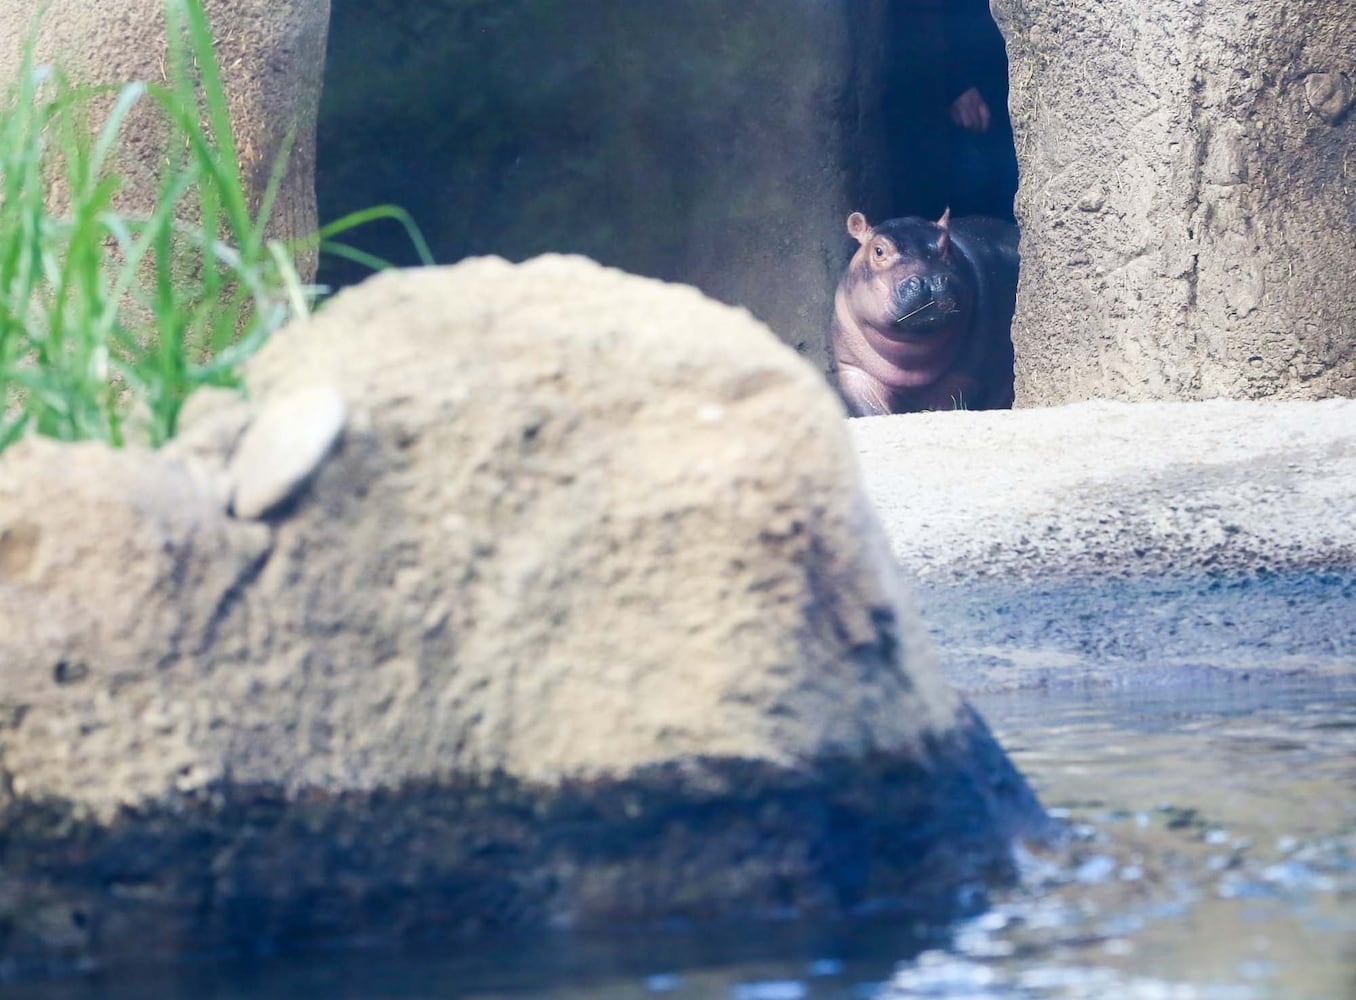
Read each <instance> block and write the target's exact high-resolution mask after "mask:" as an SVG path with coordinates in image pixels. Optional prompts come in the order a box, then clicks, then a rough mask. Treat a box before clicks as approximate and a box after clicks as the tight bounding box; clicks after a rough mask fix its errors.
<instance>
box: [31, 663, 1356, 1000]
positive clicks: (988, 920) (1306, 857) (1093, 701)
mask: <svg viewBox="0 0 1356 1000" xmlns="http://www.w3.org/2000/svg"><path fill="white" fill-rule="evenodd" d="M974 701H975V703H976V705H977V707H978V708H979V709H980V711H981V712H982V713H983V714H984V715H985V716H986V718H987V719H988V720H989V722H990V724H991V725H992V726H993V728H994V730H995V732H996V733H997V734H998V736H999V739H1000V740H1001V741H1002V742H1003V744H1004V745H1005V746H1006V747H1007V748H1008V750H1009V752H1010V753H1011V754H1012V756H1013V758H1014V760H1015V761H1016V763H1017V765H1018V766H1019V767H1020V768H1022V770H1023V771H1025V772H1026V774H1027V775H1028V777H1029V778H1030V779H1031V781H1032V783H1033V785H1034V786H1035V787H1036V788H1037V790H1038V791H1039V792H1040V794H1041V797H1042V799H1043V801H1044V802H1045V804H1046V805H1047V807H1049V808H1050V809H1051V810H1053V811H1054V812H1055V813H1056V814H1057V815H1060V816H1062V817H1064V818H1066V820H1067V822H1068V837H1067V840H1066V842H1065V843H1063V844H1061V845H1059V846H1057V847H1054V848H1047V849H1042V850H1039V851H1037V850H1022V851H1021V852H1020V860H1021V865H1022V869H1023V871H1024V878H1023V883H1022V885H1021V886H1019V887H1018V888H1016V889H1014V890H1011V891H1009V892H1006V893H1004V894H1002V895H1001V896H999V897H997V898H995V899H994V900H993V906H992V907H991V908H990V909H989V910H988V911H987V912H986V913H984V914H983V915H982V916H980V917H978V918H975V919H973V920H970V921H967V922H966V923H964V924H961V925H959V926H955V927H950V928H944V929H936V928H923V927H912V926H901V925H898V924H892V923H890V922H889V921H888V920H868V919H862V920H851V921H841V922H837V923H833V924H820V925H804V924H800V923H796V922H794V921H789V920H788V921H787V922H785V923H780V924H758V925H747V924H742V925H738V926H726V927H705V928H693V927H681V926H678V927H671V928H665V929H662V930H653V931H647V932H639V931H635V932H630V933H627V934H618V935H611V936H608V937H583V936H579V935H572V934H568V933H563V932H561V933H550V934H540V935H534V936H532V937H530V938H522V939H516V940H502V941H498V942H493V943H488V944H481V945H478V946H475V947H471V948H459V949H452V948H447V949H443V950H441V951H440V952H438V953H431V954H430V953H421V954H412V953H405V954H401V955H391V954H362V953H357V954H354V953H346V954H343V955H324V956H310V957H306V958H293V959H276V960H265V961H254V962H250V963H234V964H230V965H218V964H212V965H195V966H188V967H180V968H177V969H174V970H167V971H161V972H157V973H155V974H153V975H148V974H138V975H135V976H133V975H130V974H123V975H102V976H91V977H87V978H82V979H67V980H62V981H57V982H47V983H42V984H30V985H25V986H17V985H11V986H9V987H7V988H6V992H5V996H6V998H7V1000H131V998H133V997H137V998H140V997H156V998H165V1000H180V998H182V1000H189V998H193V1000H237V998H240V1000H243V998H246V997H249V998H252V1000H284V998H287V1000H434V998H475V1000H510V998H514V1000H583V998H604V1000H628V998H674V1000H699V998H700V1000H708V998H709V1000H717V998H719V1000H802V998H804V1000H830V998H833V1000H904V998H914V997H954V998H971V1000H1018V998H1020V1000H1028V998H1087V1000H1272V998H1274V1000H1351V998H1353V997H1356V677H1336V678H1334V677H1326V678H1323V679H1318V680H1313V679H1311V680H1307V681H1295V680H1286V681H1283V682H1282V681H1277V682H1269V683H1262V682H1257V681H1250V682H1235V683H1221V684H1210V685H1205V686H1194V687H1187V688H1165V687H1153V688H1141V689H1138V690H1136V689H1134V688H1124V687H1120V688H1111V689H1105V688H1104V689H1087V690H1083V691H1068V690H1063V691H1040V690H1020V691H1010V692H1004V693H995V694H989V695H982V696H977V697H976V698H975V699H974Z"/></svg>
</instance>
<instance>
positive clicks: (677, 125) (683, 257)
mask: <svg viewBox="0 0 1356 1000" xmlns="http://www.w3.org/2000/svg"><path fill="white" fill-rule="evenodd" d="M840 2H841V3H842V4H843V9H844V17H845V18H847V20H848V21H849V22H850V23H851V24H854V25H857V26H858V28H859V30H860V32H861V34H860V35H859V36H858V38H857V42H858V44H859V45H860V46H861V48H860V50H859V56H858V58H864V59H865V61H866V63H867V64H868V65H870V67H871V72H870V73H867V74H865V75H864V76H863V77H862V78H861V79H862V81H863V82H862V83H861V84H860V85H859V87H858V88H857V91H856V92H855V93H851V94H849V95H846V96H847V97H848V100H847V101H846V102H845V106H850V107H852V108H854V109H856V111H857V112H860V113H861V117H860V118H859V119H858V118H856V112H854V114H853V116H852V118H853V119H854V120H858V121H861V122H863V123H866V130H865V132H863V133H860V134H858V133H854V132H853V131H852V127H851V124H850V122H849V121H847V120H845V121H843V122H837V123H835V124H836V125H838V126H839V127H840V131H841V134H842V141H843V143H844V149H843V156H844V161H845V168H846V169H845V177H846V178H851V179H848V180H847V185H848V187H849V188H852V189H855V190H850V191H848V192H847V193H848V194H850V195H851V199H850V200H851V201H852V202H853V204H852V205H851V206H850V207H851V208H854V209H860V210H862V211H864V212H866V213H867V215H868V217H869V218H871V219H873V220H879V219H883V218H888V217H891V216H900V215H923V216H926V217H929V218H933V219H935V218H937V217H938V216H939V215H940V214H941V213H942V210H943V209H944V208H946V207H947V206H948V205H949V206H950V207H951V209H952V212H953V214H954V215H957V216H960V215H976V214H987V215H994V216H998V217H1000V218H1009V219H1011V218H1012V197H1013V193H1014V191H1015V187H1016V158H1015V156H1014V153H1013V146H1012V137H1011V130H1010V127H1009V125H1008V118H1007V65H1006V57H1005V53H1004V50H1003V43H1002V38H1001V36H1000V35H999V34H998V31H997V29H996V27H995V26H994V24H993V21H992V19H991V17H990V15H989V12H988V5H987V2H986V0H886V2H885V3H884V4H881V5H880V6H877V5H876V4H874V3H870V2H867V0H840ZM750 10H751V11H754V12H755V14H756V16H764V17H772V16H773V15H775V14H777V13H778V5H776V4H766V5H763V6H754V7H751V8H750ZM664 17H665V18H667V19H669V20H671V21H672V22H673V23H674V24H676V25H679V26H681V27H682V32H680V34H681V35H682V37H684V38H687V39H688V40H689V41H688V44H689V46H693V45H694V40H700V41H703V42H704V43H705V44H701V45H697V46H695V47H691V48H689V49H684V50H681V53H682V58H679V57H678V56H677V55H675V56H673V57H672V58H671V59H670V60H669V61H665V55H666V49H665V48H664V44H663V39H662V37H661V38H658V39H656V38H655V37H654V35H655V32H654V30H653V24H652V23H651V22H653V20H654V18H655V8H653V7H650V6H649V5H647V4H640V3H632V2H629V0H611V2H609V3H599V4H597V5H593V4H589V5H569V4H566V5H557V4H552V3H548V2H546V0H513V2H509V0H502V2H499V3H494V4H480V3H469V2H452V0H444V2H440V3H436V4H420V3H418V2H417V0H332V4H331V22H330V36H329V52H328V55H327V59H326V72H325V82H324V90H323V93H322V99H321V108H320V120H319V129H318V136H317V144H318V150H317V161H318V165H319V168H318V172H317V178H316V188H317V197H318V201H319V211H320V218H321V219H322V220H324V221H327V222H328V221H332V220H334V219H336V218H338V217H340V216H342V215H344V214H345V213H347V212H351V211H355V210H359V209H364V208H367V207H369V206H371V205H375V204H380V203H385V202H390V203H395V204H398V205H400V206H402V207H403V208H405V209H406V210H407V211H408V212H409V213H410V215H411V216H413V217H414V219H415V220H416V221H417V222H418V223H419V225H420V226H421V227H422V228H423V230H424V233H425V235H426V236H427V237H428V239H429V242H430V245H431V247H432V250H433V254H434V257H435V258H436V259H437V260H439V261H441V262H448V263H450V262H453V261H456V260H459V259H461V258H462V257H465V256H467V255H470V254H476V253H486V252H495V253H500V254H503V255H504V256H507V257H509V258H510V259H523V258H526V257H529V256H534V255H535V254H538V253H542V252H546V251H549V250H560V251H567V252H577V253H584V254H587V255H589V256H591V257H594V258H595V259H597V260H600V261H603V262H604V263H610V264H614V265H616V266H621V267H625V268H626V269H627V270H631V271H633V272H636V273H642V274H650V275H653V276H655V277H661V278H667V279H671V280H685V281H693V280H694V270H693V263H692V260H691V257H690V255H691V253H692V252H693V251H692V247H691V246H690V245H689V244H690V243H691V242H692V241H691V240H690V239H689V238H688V236H689V234H687V233H686V232H685V230H684V227H687V228H688V229H690V228H691V227H692V226H693V225H697V224H698V223H694V222H693V221H692V220H694V219H697V218H706V217H709V216H710V215H711V213H712V211H715V212H716V213H719V211H720V206H721V205H722V202H721V199H722V198H730V197H732V195H731V194H730V192H731V191H735V190H738V188H737V186H731V185H728V184H727V183H726V179H725V178H724V177H723V175H722V172H721V171H722V167H721V164H722V163H724V162H725V161H726V160H727V159H729V158H730V154H731V150H732V149H734V148H736V147H737V146H739V144H740V143H741V142H742V141H744V139H745V137H748V141H749V142H751V143H753V144H755V148H756V144H757V143H759V142H761V141H766V139H765V137H761V136H759V135H758V134H757V131H756V130H757V128H758V122H757V121H756V116H755V118H753V119H750V120H749V121H748V122H746V123H745V124H746V126H747V127H746V128H745V129H744V131H742V132H741V131H738V130H736V129H734V128H732V126H731V124H730V123H731V122H734V121H736V120H737V119H736V116H734V115H733V114H731V113H730V112H729V111H728V110H725V109H728V108H729V107H731V106H733V105H734V104H735V103H736V102H738V101H739V100H744V99H748V100H754V99H755V98H756V97H758V92H752V91H749V90H743V91H741V90H740V89H739V87H740V86H745V87H748V86H751V84H750V83H749V81H751V80H757V81H760V82H761V83H762V84H763V85H764V86H766V79H765V77H766V76H767V75H771V76H773V77H775V71H774V72H773V73H772V74H764V75H763V76H760V75H759V73H760V72H761V71H759V72H754V71H753V70H754V68H753V67H749V66H744V67H741V68H737V69H731V66H730V64H728V63H727V62H726V61H725V60H726V59H727V56H726V55H725V52H726V50H727V48H728V50H729V52H730V53H731V54H730V56H729V57H728V58H734V59H737V58H739V57H740V55H741V52H744V54H745V58H748V56H747V52H749V51H757V49H756V46H753V47H750V46H749V45H748V39H747V37H746V36H747V32H748V29H749V24H750V23H753V22H752V21H751V16H745V17H743V18H742V19H741V18H736V17H734V15H733V14H731V13H730V9H729V8H726V7H725V6H724V5H723V0H685V2H683V3H679V4H675V5H673V6H672V7H666V8H664ZM543 19H545V20H543ZM746 22H748V23H746ZM525 25H535V26H536V27H535V30H532V31H527V30H524V26H525ZM741 25H742V26H743V28H744V30H745V37H743V41H742V42H741V41H740V39H741V36H740V35H739V29H740V26H741ZM882 38H883V39H884V44H881V41H882ZM741 44H743V45H744V46H745V49H744V50H741V48H740V45H741ZM868 51H869V56H868V55H866V53H867V52H868ZM795 71H796V67H795V66H794V65H789V64H788V65H786V66H783V67H782V68H781V72H783V73H792V72H795ZM868 80H869V83H867V82H865V81H868ZM971 85H974V86H976V87H977V88H978V89H979V90H980V91H981V92H982V93H983V94H984V96H985V99H986V102H987V104H988V107H989V109H990V112H991V114H992V123H991V125H990V128H989V129H988V130H987V131H986V132H983V133H975V132H967V131H965V130H964V129H962V128H960V127H959V126H957V125H955V124H953V123H952V122H951V121H950V120H949V118H948V115H947V109H948V105H949V103H950V101H951V100H952V98H953V97H954V96H956V94H957V93H959V92H960V91H962V90H963V89H965V88H966V87H969V86H971ZM953 91H954V93H953ZM674 94H678V95H685V99H687V100H688V101H689V103H687V104H683V103H682V102H681V101H679V100H675V99H674V98H673V96H672V95H674ZM761 99H762V100H764V101H766V100H767V91H766V90H763V91H761ZM653 100H657V101H658V102H659V106H658V107H657V108H656V106H655V105H653V104H652V103H650V102H651V101H653ZM704 101H709V108H708V107H707V106H706V105H705V104H704V103H703V102H704ZM835 113H842V112H841V109H835V108H832V107H829V106H827V105H826V106H825V107H824V109H823V114H824V115H825V116H826V117H828V116H832V115H833V114H835ZM762 114H763V115H764V116H766V117H767V119H768V121H769V122H771V123H773V125H774V127H773V128H772V129H771V131H772V132H773V133H776V128H775V123H776V121H777V115H778V111H777V109H776V107H775V105H773V104H768V105H767V106H766V109H765V110H764V111H763V112H762ZM615 149H625V151H626V157H625V159H624V160H617V159H616V158H609V157H612V151H613V150H615ZM737 162H741V163H743V162H748V163H754V164H756V163H757V158H756V156H754V157H751V158H746V159H744V160H738V161H737ZM810 166H812V165H810V164H807V169H808V168H809V167H810ZM713 205H714V206H715V208H714V209H713V207H712V206H713ZM703 209H704V210H706V215H705V216H703V214H702V210H703ZM703 224H705V223H703ZM609 227H610V228H609ZM832 228H833V229H837V226H836V225H834V226H833V227H832ZM638 233H639V234H643V238H640V239H637V238H636V234H638ZM840 235H841V230H840V231H838V232H834V233H832V234H829V235H827V236H826V238H828V239H833V238H837V237H838V236H840ZM350 238H351V239H352V240H353V242H354V243H356V244H357V245H358V246H360V247H361V248H362V249H364V250H366V251H368V252H370V253H373V254H376V255H377V256H380V257H383V258H386V259H388V260H390V261H392V262H393V263H395V264H399V265H410V264H414V263H416V262H417V261H416V258H415V255H414V253H413V251H412V248H411V247H410V243H409V240H408V239H407V237H406V236H405V234H404V232H403V231H402V230H401V229H400V228H399V227H398V226H397V225H395V224H394V223H389V222H379V223H375V224H373V225H370V226H366V227H364V228H363V229H362V230H361V231H358V232H355V233H353V234H352V235H351V237H350ZM843 249H844V250H846V249H847V243H846V242H845V243H844V244H843ZM368 273H369V272H368V271H367V269H366V268H364V267H361V266H359V265H356V264H352V263H350V262H347V261H344V260H342V259H337V258H335V257H332V256H328V255H327V256H325V257H322V260H321V270H320V275H319V280H320V282H321V283H322V284H325V285H329V286H332V287H340V286H343V285H347V284H351V283H353V282H355V281H358V280H361V279H362V278H364V277H366V276H367V274H368ZM731 297H732V298H736V299H738V298H740V296H739V295H732V296H731Z"/></svg>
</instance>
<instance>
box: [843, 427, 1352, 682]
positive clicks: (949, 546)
mask: <svg viewBox="0 0 1356 1000" xmlns="http://www.w3.org/2000/svg"><path fill="white" fill-rule="evenodd" d="M849 426H850V428H851V432H852V435H853V440H854V441H855V443H856V446H857V449H858V455H859V458H860V459H861V462H862V466H863V476H864V479H865V482H866V487H867V492H868V493H869V494H870V495H871V498H872V501H873V503H874V504H875V506H876V509H877V511H878V512H879V513H880V515H881V519H882V520H883V521H884V523H885V526H886V531H887V533H888V534H889V536H890V540H891V544H892V546H893V548H894V551H895V553H896V555H897V556H898V557H899V559H900V561H901V563H902V564H903V565H904V567H905V568H906V569H907V570H908V571H909V572H910V573H911V574H912V575H913V576H914V577H915V578H916V579H917V581H918V586H917V595H918V598H919V600H920V603H921V604H922V607H923V609H924V618H925V620H926V621H927V623H928V625H929V627H930V629H931V631H932V633H933V636H934V638H936V640H937V641H938V644H939V646H940V649H941V652H942V656H943V660H944V663H945V665H946V670H947V673H948V675H949V676H951V677H952V678H953V679H954V680H956V681H958V682H960V683H961V684H962V686H964V687H983V688H992V687H1013V686H1029V685H1066V684H1084V683H1116V684H1126V683H1131V684H1133V683H1162V682H1186V681H1191V680H1195V679H1202V678H1211V677H1224V678H1238V677H1241V676H1266V675H1274V674H1285V673H1289V672H1303V673H1306V674H1315V673H1319V674H1350V673H1352V672H1353V671H1356V627H1354V626H1353V625H1352V623H1353V622H1356V402H1352V401H1349V400H1329V401H1317V402H1294V403H1249V402H1229V401H1211V402H1202V403H1162V404H1126V403H1109V402H1092V403H1080V404H1073V405H1069V406H1061V407H1054V408H1050V409H1039V410H1017V411H1012V412H1009V413H931V414H918V415H909V416H897V417H879V418H870V419H865V420H854V421H851V422H850V424H849Z"/></svg>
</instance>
